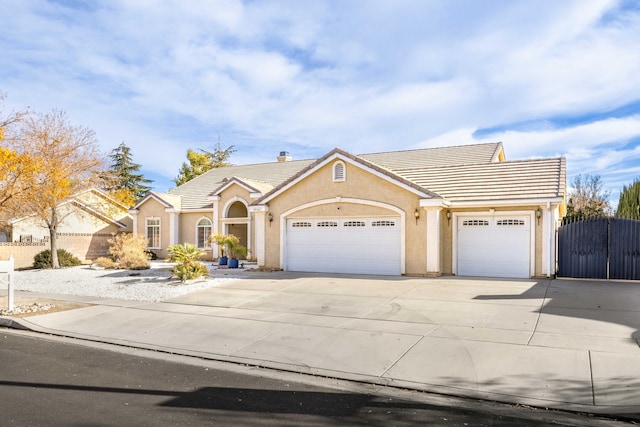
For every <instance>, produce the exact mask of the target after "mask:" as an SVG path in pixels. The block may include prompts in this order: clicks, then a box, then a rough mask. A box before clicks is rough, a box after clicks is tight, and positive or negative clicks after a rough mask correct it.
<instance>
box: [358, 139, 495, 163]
mask: <svg viewBox="0 0 640 427" xmlns="http://www.w3.org/2000/svg"><path fill="white" fill-rule="evenodd" d="M502 150H503V148H502V143H501V142H495V143H489V144H470V145H458V146H454V147H440V148H423V149H419V150H404V151H390V152H386V153H370V154H360V155H359V156H358V157H362V158H363V159H366V160H368V161H370V162H372V163H375V164H377V165H380V166H383V167H385V168H387V169H389V170H397V169H403V168H408V167H415V166H416V165H420V167H433V166H447V165H461V164H470V163H489V162H496V161H498V157H499V154H500V152H501V151H502Z"/></svg>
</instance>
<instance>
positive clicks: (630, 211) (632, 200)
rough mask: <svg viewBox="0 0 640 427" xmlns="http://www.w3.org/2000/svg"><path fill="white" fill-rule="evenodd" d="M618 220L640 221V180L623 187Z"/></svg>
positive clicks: (617, 212) (617, 215) (617, 214)
mask: <svg viewBox="0 0 640 427" xmlns="http://www.w3.org/2000/svg"><path fill="white" fill-rule="evenodd" d="M616 218H627V219H640V179H636V180H635V181H634V182H633V184H631V185H630V186H629V187H627V186H626V185H625V186H623V187H622V191H621V192H620V200H619V201H618V209H617V210H616Z"/></svg>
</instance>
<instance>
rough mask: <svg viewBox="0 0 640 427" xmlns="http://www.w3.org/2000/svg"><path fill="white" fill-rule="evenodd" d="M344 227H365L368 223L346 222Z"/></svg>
mask: <svg viewBox="0 0 640 427" xmlns="http://www.w3.org/2000/svg"><path fill="white" fill-rule="evenodd" d="M342 225H343V226H344V227H365V226H366V223H365V222H364V221H345V222H344V223H343V224H342Z"/></svg>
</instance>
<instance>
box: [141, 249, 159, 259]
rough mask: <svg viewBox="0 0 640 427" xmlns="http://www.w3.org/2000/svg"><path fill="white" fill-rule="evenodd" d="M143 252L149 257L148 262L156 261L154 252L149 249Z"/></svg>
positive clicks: (156, 256)
mask: <svg viewBox="0 0 640 427" xmlns="http://www.w3.org/2000/svg"><path fill="white" fill-rule="evenodd" d="M144 252H145V253H146V254H147V257H149V260H151V261H155V260H157V259H158V255H157V254H156V253H155V252H153V251H152V250H151V249H147V250H146V251H144Z"/></svg>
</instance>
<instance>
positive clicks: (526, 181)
mask: <svg viewBox="0 0 640 427" xmlns="http://www.w3.org/2000/svg"><path fill="white" fill-rule="evenodd" d="M565 190H566V162H565V159H564V158H547V159H536V160H522V161H506V160H505V155H504V150H503V146H502V143H493V144H476V145H466V146H456V147H445V148H431V149H421V150H408V151H395V152H387V153H373V154H363V155H353V154H350V153H347V152H345V151H343V150H340V149H334V150H332V151H330V152H329V153H327V154H326V155H325V156H323V157H322V158H320V159H317V160H304V161H291V159H290V158H289V157H288V154H287V153H284V152H283V153H281V155H280V157H279V158H278V162H273V163H264V164H254V165H240V166H229V167H224V168H219V169H213V170H211V171H209V172H207V173H205V174H203V175H201V176H199V177H197V178H195V179H193V180H191V181H189V182H187V183H186V184H184V185H182V186H180V187H178V188H176V189H174V190H171V191H170V192H169V193H151V194H149V195H148V196H147V197H145V198H144V199H143V200H141V201H140V202H139V203H138V204H137V205H136V206H135V207H134V209H132V210H131V211H130V212H131V214H132V215H133V218H134V223H133V230H134V232H135V233H141V234H144V235H146V237H147V238H148V239H149V242H150V243H149V247H150V248H151V249H152V250H154V251H156V252H157V253H158V255H159V256H161V257H162V256H166V248H167V247H168V246H170V245H173V244H177V243H184V242H188V243H193V244H196V245H197V246H198V247H200V248H203V249H206V250H209V251H211V252H210V253H211V257H214V258H215V257H216V256H217V248H211V247H210V245H209V244H208V242H207V236H208V235H209V234H210V233H212V232H219V233H225V234H226V233H233V234H235V235H237V236H238V237H240V240H241V243H243V244H244V245H246V246H247V247H248V249H249V251H250V258H252V259H255V260H257V263H258V265H259V266H262V267H266V268H281V269H284V270H287V271H309V272H331V273H354V274H385V275H402V274H406V275H428V276H438V275H442V274H456V275H461V276H494V277H520V278H528V277H536V276H550V275H553V274H555V271H556V254H555V229H556V224H557V222H558V219H559V218H560V217H561V216H563V215H564V213H565Z"/></svg>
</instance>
